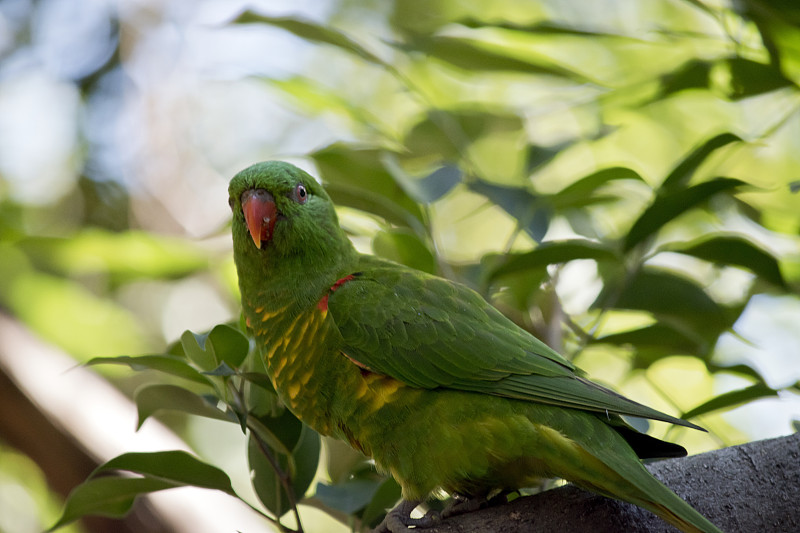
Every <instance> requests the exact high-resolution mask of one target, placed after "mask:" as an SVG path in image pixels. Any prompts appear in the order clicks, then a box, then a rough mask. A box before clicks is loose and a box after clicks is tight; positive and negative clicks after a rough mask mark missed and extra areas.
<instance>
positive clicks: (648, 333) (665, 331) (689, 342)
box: [595, 323, 710, 367]
mask: <svg viewBox="0 0 800 533" xmlns="http://www.w3.org/2000/svg"><path fill="white" fill-rule="evenodd" d="M595 342H597V343H608V344H615V345H617V346H625V345H630V346H633V347H634V348H636V349H637V350H642V349H646V350H650V351H653V350H655V351H657V352H658V354H659V355H660V356H661V357H666V356H668V355H674V354H705V353H706V352H707V351H708V349H709V348H710V345H709V344H708V343H707V342H706V341H705V340H704V339H703V338H702V337H696V336H693V335H690V334H687V332H685V331H682V330H680V329H678V328H675V327H673V326H671V325H669V324H665V323H657V324H652V325H650V326H645V327H643V328H639V329H634V330H630V331H623V332H621V333H614V334H611V335H605V336H603V337H600V338H598V339H596V340H595ZM651 355H652V353H651ZM652 360H653V358H652V357H649V358H648V361H650V362H652ZM637 366H640V367H641V365H637Z"/></svg>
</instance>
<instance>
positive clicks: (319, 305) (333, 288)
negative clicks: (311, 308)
mask: <svg viewBox="0 0 800 533" xmlns="http://www.w3.org/2000/svg"><path fill="white" fill-rule="evenodd" d="M353 278H355V276H354V275H353V274H348V275H347V276H345V277H343V278H341V279H338V280H336V283H334V284H333V285H331V288H330V289H328V292H326V293H325V296H323V297H322V298H321V299H320V301H319V303H317V308H319V310H320V311H327V310H328V296H330V295H331V293H332V292H335V291H336V290H337V289H338V288H339V287H341V286H342V285H344V284H345V283H347V282H348V281H350V280H351V279H353Z"/></svg>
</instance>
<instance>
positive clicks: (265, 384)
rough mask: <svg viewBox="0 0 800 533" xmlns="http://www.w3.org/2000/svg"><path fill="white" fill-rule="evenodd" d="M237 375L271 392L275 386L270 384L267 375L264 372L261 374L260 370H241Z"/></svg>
mask: <svg viewBox="0 0 800 533" xmlns="http://www.w3.org/2000/svg"><path fill="white" fill-rule="evenodd" d="M239 375H240V376H241V377H243V378H244V379H246V380H247V381H249V382H250V383H252V384H253V385H257V386H258V387H261V388H262V389H264V390H267V391H271V392H274V391H275V388H274V387H273V386H272V382H271V381H270V380H269V376H268V375H266V374H262V373H261V372H241V373H240V374H239Z"/></svg>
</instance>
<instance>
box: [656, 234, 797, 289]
mask: <svg viewBox="0 0 800 533" xmlns="http://www.w3.org/2000/svg"><path fill="white" fill-rule="evenodd" d="M665 250H668V251H671V252H678V253H682V254H686V255H691V256H693V257H697V258H699V259H703V260H705V261H709V262H712V263H718V264H723V265H735V266H740V267H743V268H746V269H748V270H750V271H751V272H753V274H755V275H757V276H759V277H760V278H762V279H764V280H765V281H768V282H769V283H772V284H773V285H776V286H778V287H786V281H785V280H784V279H783V276H782V275H781V269H780V266H779V265H778V260H777V259H776V258H775V257H774V256H773V255H772V254H770V253H768V252H766V251H765V250H764V249H762V248H760V247H758V246H756V245H755V244H753V243H752V242H750V241H748V240H746V239H744V238H742V237H737V236H730V235H726V236H719V237H712V238H710V239H701V240H699V241H695V242H692V243H688V244H685V245H669V246H667V247H665Z"/></svg>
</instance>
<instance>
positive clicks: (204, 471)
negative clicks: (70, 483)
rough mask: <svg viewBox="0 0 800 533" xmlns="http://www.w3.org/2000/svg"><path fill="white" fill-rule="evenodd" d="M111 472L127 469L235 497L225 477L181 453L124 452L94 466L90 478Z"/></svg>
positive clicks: (162, 479) (229, 481)
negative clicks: (219, 491)
mask: <svg viewBox="0 0 800 533" xmlns="http://www.w3.org/2000/svg"><path fill="white" fill-rule="evenodd" d="M111 470H126V471H129V472H133V473H135V474H140V475H142V476H145V477H147V478H152V479H159V480H161V481H166V482H169V483H172V484H174V485H191V486H193V487H200V488H204V489H216V490H221V491H222V492H225V493H228V494H230V495H232V496H236V493H235V492H234V491H233V487H232V486H231V480H230V478H229V477H228V474H226V473H225V472H223V471H222V470H220V469H219V468H217V467H216V466H212V465H210V464H208V463H205V462H203V461H201V460H200V459H198V458H196V457H194V456H193V455H190V454H188V453H186V452H184V451H180V450H173V451H164V452H132V453H125V454H122V455H119V456H117V457H115V458H113V459H111V460H110V461H108V462H106V463H105V464H102V465H100V466H99V467H97V469H95V471H94V472H93V473H92V477H94V476H96V475H97V474H100V473H102V472H108V471H111Z"/></svg>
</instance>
